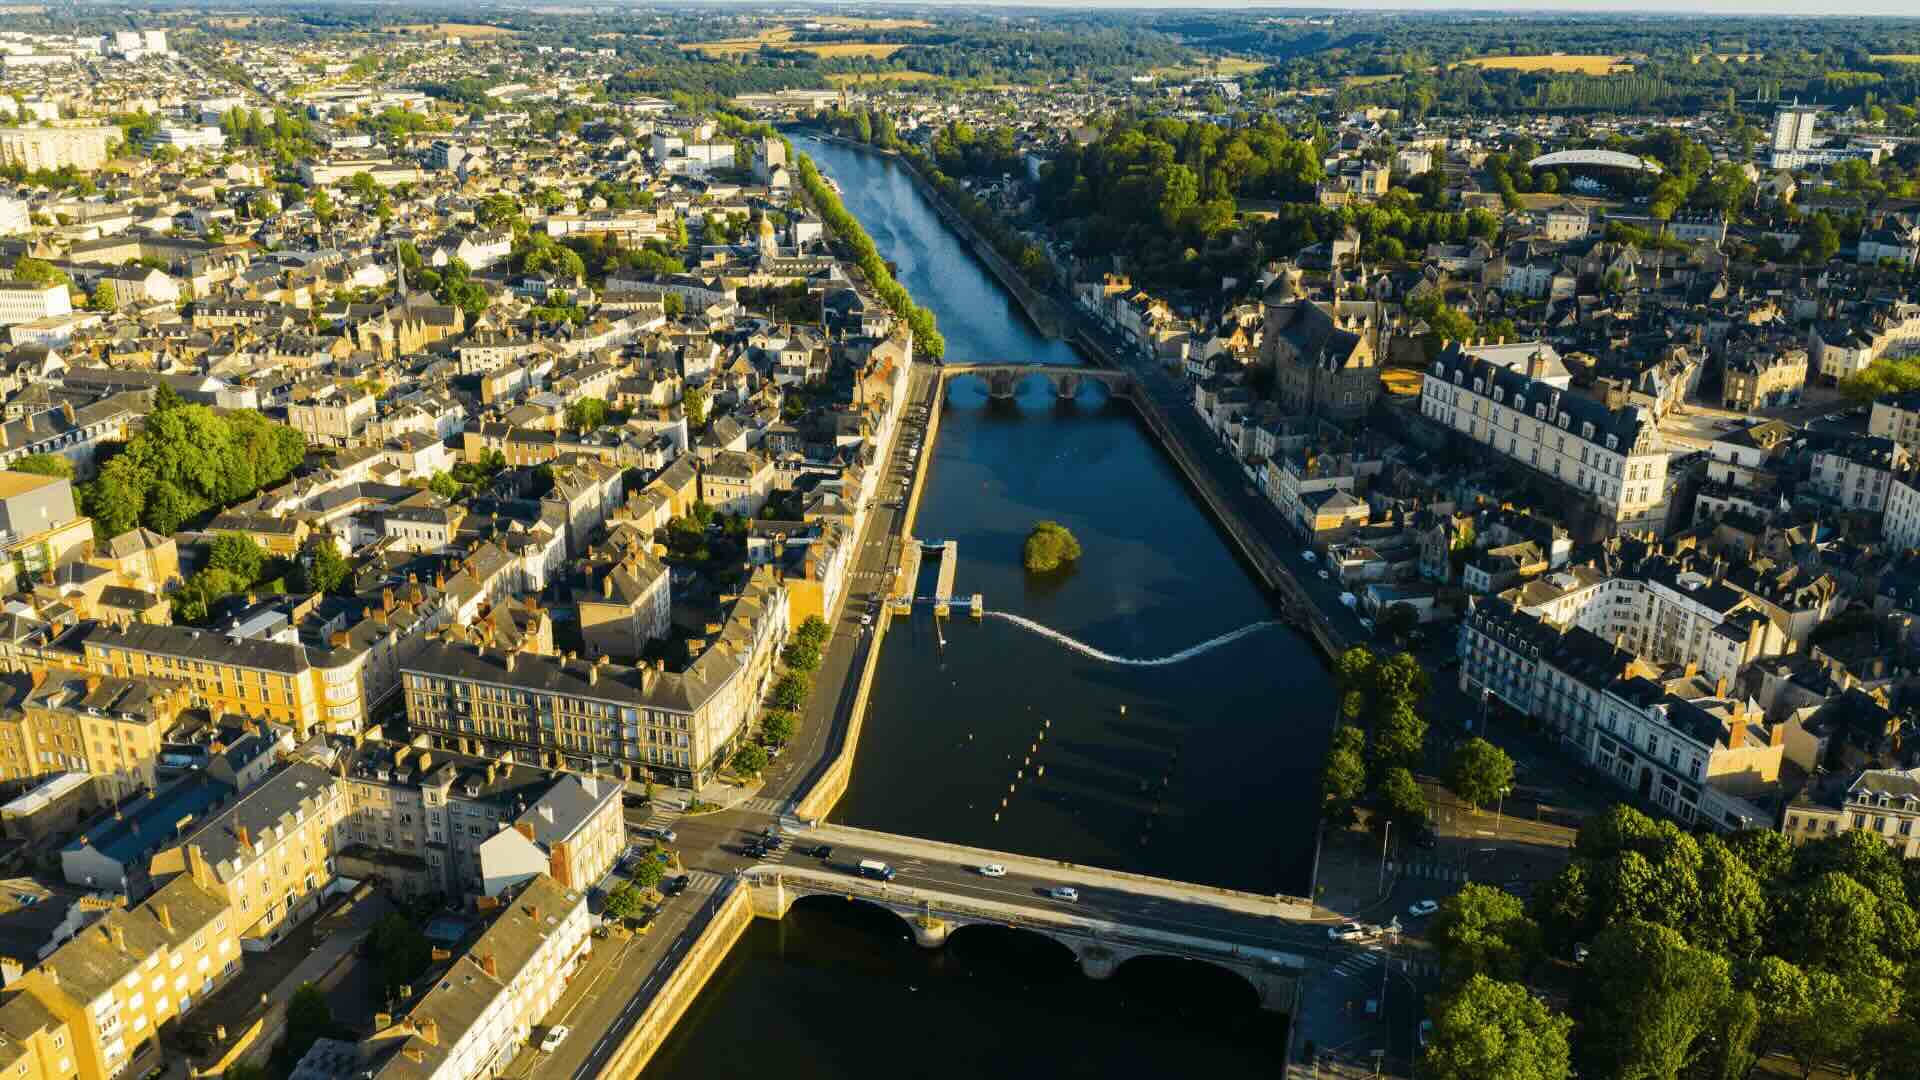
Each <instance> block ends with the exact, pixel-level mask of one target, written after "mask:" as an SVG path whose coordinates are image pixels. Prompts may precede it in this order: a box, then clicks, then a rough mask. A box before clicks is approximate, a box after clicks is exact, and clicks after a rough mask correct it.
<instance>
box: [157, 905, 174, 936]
mask: <svg viewBox="0 0 1920 1080" xmlns="http://www.w3.org/2000/svg"><path fill="white" fill-rule="evenodd" d="M153 914H154V917H155V918H157V919H159V920H160V925H161V926H162V927H165V928H166V929H168V930H172V929H173V912H172V911H170V910H168V908H167V905H165V904H155V905H153Z"/></svg>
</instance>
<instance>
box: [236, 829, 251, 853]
mask: <svg viewBox="0 0 1920 1080" xmlns="http://www.w3.org/2000/svg"><path fill="white" fill-rule="evenodd" d="M233 832H234V835H235V836H238V837H239V838H240V846H241V847H243V848H246V849H247V850H248V851H252V850H253V834H252V833H250V832H248V831H247V827H246V826H245V825H235V826H234V827H233Z"/></svg>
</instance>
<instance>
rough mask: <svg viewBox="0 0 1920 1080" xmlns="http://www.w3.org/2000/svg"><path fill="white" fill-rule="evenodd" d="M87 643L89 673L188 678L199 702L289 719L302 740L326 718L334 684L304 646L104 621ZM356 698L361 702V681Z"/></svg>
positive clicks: (355, 690) (279, 720) (278, 720)
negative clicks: (113, 624) (108, 624)
mask: <svg viewBox="0 0 1920 1080" xmlns="http://www.w3.org/2000/svg"><path fill="white" fill-rule="evenodd" d="M85 649H86V665H87V667H88V668H89V669H90V670H92V671H96V672H98V673H100V674H102V675H108V676H118V677H122V678H124V677H137V678H152V679H171V680H175V681H178V682H183V683H185V684H186V685H187V686H188V687H189V688H190V692H191V695H192V697H191V700H192V702H193V703H194V704H195V705H199V706H205V707H207V708H213V709H219V710H224V711H227V712H234V713H240V714H242V715H245V716H253V717H259V718H261V719H265V720H270V721H273V722H275V723H279V724H285V725H287V726H288V727H291V728H293V729H294V732H295V735H296V737H298V738H300V739H305V738H306V737H307V734H308V733H309V732H311V731H312V730H313V729H314V728H315V727H316V726H318V725H319V724H320V723H321V717H322V713H323V708H322V701H323V700H325V699H326V698H327V694H328V689H327V688H329V687H331V686H333V684H332V683H331V682H329V681H328V680H327V679H326V678H325V676H324V675H323V674H322V671H321V669H320V668H317V667H315V666H314V664H313V662H312V661H311V660H310V659H309V657H308V655H307V649H306V647H305V646H303V645H299V644H292V643H288V642H284V641H274V640H267V639H261V638H247V637H240V636H239V635H237V634H218V633H214V632H213V631H210V630H196V629H194V628H192V627H185V626H149V625H131V626H124V627H118V628H113V627H105V626H102V627H99V628H96V629H95V630H94V631H93V633H91V634H89V635H88V636H87V639H86V643H85ZM351 698H352V702H351V704H352V705H354V706H358V704H359V687H358V685H357V684H354V685H353V686H352V691H351ZM344 699H345V695H344V692H343V701H344Z"/></svg>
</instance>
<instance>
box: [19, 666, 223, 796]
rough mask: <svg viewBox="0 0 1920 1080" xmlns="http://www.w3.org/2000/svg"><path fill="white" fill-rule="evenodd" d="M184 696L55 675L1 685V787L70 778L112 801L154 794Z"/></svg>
mask: <svg viewBox="0 0 1920 1080" xmlns="http://www.w3.org/2000/svg"><path fill="white" fill-rule="evenodd" d="M188 696H189V695H188V692H187V689H186V687H185V686H183V685H182V684H180V683H175V682H161V681H157V680H153V679H142V678H115V677H110V676H102V675H89V674H84V673H80V672H69V671H60V670H55V669H50V670H43V671H38V672H35V673H34V674H33V675H31V676H27V675H12V676H4V677H0V784H5V785H7V786H17V785H18V784H19V783H21V782H27V781H34V780H38V779H40V778H42V777H46V776H50V775H57V774H61V773H64V772H68V771H71V772H78V773H84V774H87V775H89V776H90V777H92V778H93V780H94V782H95V784H97V785H98V787H99V789H100V793H101V794H102V795H103V796H104V797H106V798H108V799H110V800H116V801H117V800H119V799H124V798H126V797H128V796H130V795H133V794H134V793H135V792H138V791H143V790H144V791H151V790H153V789H154V788H155V787H157V786H158V782H159V781H158V776H157V775H156V766H157V763H158V761H159V759H160V753H161V749H162V747H163V746H164V744H165V741H166V735H167V732H168V731H169V730H171V729H172V727H173V725H174V723H175V722H176V721H178V720H179V718H180V713H181V712H182V711H183V710H184V709H185V708H186V707H187V702H188Z"/></svg>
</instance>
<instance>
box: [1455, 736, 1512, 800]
mask: <svg viewBox="0 0 1920 1080" xmlns="http://www.w3.org/2000/svg"><path fill="white" fill-rule="evenodd" d="M1512 788H1513V759H1512V758H1510V757H1508V756H1507V752H1506V751H1504V750H1502V749H1500V748H1499V747H1497V746H1495V745H1493V744H1492V743H1490V742H1488V741H1487V740H1485V739H1482V738H1477V737H1476V738H1472V739H1468V740H1467V741H1466V742H1464V743H1461V744H1460V747H1459V748H1458V749H1457V750H1455V751H1454V752H1453V761H1452V762H1451V763H1450V764H1449V765H1448V766H1447V790H1449V791H1451V792H1453V793H1454V794H1455V795H1458V796H1460V801H1462V802H1464V803H1466V804H1467V805H1468V806H1474V807H1479V806H1485V805H1487V804H1488V803H1491V802H1493V801H1494V800H1496V799H1498V798H1500V797H1501V796H1503V795H1505V794H1506V793H1507V792H1508V791H1510V790H1512Z"/></svg>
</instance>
